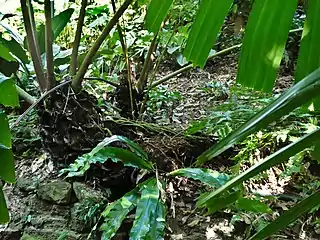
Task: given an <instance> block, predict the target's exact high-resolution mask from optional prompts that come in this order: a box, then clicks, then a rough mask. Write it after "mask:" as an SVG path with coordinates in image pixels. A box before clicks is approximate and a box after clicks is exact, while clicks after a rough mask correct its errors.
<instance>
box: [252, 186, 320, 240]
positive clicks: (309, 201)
mask: <svg viewBox="0 0 320 240" xmlns="http://www.w3.org/2000/svg"><path fill="white" fill-rule="evenodd" d="M319 199H320V190H318V191H317V192H315V193H314V194H312V195H311V196H309V197H308V198H306V199H304V200H303V201H301V202H300V203H298V204H297V205H295V206H294V207H292V208H291V209H290V210H288V211H286V212H284V213H283V214H282V215H281V216H280V217H278V218H277V219H276V220H275V221H273V222H272V223H270V224H269V225H267V226H266V227H264V228H263V229H262V230H261V231H259V232H257V233H256V234H255V235H253V236H252V237H251V238H250V240H260V239H265V238H267V237H269V236H271V235H272V234H274V233H276V232H278V231H279V230H281V229H284V228H285V227H286V226H288V225H289V224H290V223H292V222H293V221H294V220H296V219H297V218H299V217H300V216H301V215H302V214H304V213H306V212H308V211H309V210H311V209H312V208H314V207H317V206H319V205H320V201H319Z"/></svg>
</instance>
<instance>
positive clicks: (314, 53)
mask: <svg viewBox="0 0 320 240" xmlns="http://www.w3.org/2000/svg"><path fill="white" fill-rule="evenodd" d="M319 13H320V1H319V0H308V1H307V18H306V20H305V23H304V28H303V33H302V39H301V43H300V51H299V57H298V63H297V71H296V81H300V80H301V79H303V78H304V77H305V76H307V75H308V74H309V73H311V72H312V71H314V70H315V69H317V68H318V67H320V48H319V42H320V25H319V22H320V14H319ZM314 104H315V108H317V109H318V108H319V107H320V99H319V98H317V99H316V101H315V102H314Z"/></svg>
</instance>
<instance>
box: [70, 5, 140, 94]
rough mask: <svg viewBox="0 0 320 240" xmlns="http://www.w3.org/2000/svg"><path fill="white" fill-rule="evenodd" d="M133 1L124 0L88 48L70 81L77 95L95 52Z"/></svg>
mask: <svg viewBox="0 0 320 240" xmlns="http://www.w3.org/2000/svg"><path fill="white" fill-rule="evenodd" d="M133 1H135V0H126V1H125V2H124V3H123V4H122V6H121V7H120V8H119V9H118V11H117V12H116V13H115V14H114V16H113V17H112V19H111V20H110V22H109V23H108V24H107V26H106V27H105V28H104V29H103V31H102V33H101V35H100V36H99V37H98V39H97V40H96V41H95V43H94V44H93V46H92V47H91V48H90V50H89V52H88V53H87V55H86V57H85V58H84V60H83V62H82V64H81V66H80V68H79V71H78V73H77V74H76V76H75V77H74V79H73V81H72V84H71V86H72V88H73V90H74V91H75V92H76V93H78V92H80V91H81V84H82V81H83V77H84V76H85V74H86V72H87V70H88V67H89V66H90V64H91V63H92V60H93V58H94V56H95V55H96V53H97V51H98V50H99V48H100V46H101V44H102V43H103V41H104V40H105V39H106V37H107V36H108V35H109V33H110V31H111V30H112V28H113V27H114V26H115V25H116V24H117V23H118V20H119V18H120V17H121V16H122V15H123V13H124V12H125V11H126V9H127V8H128V7H129V5H130V4H131V3H132V2H133Z"/></svg>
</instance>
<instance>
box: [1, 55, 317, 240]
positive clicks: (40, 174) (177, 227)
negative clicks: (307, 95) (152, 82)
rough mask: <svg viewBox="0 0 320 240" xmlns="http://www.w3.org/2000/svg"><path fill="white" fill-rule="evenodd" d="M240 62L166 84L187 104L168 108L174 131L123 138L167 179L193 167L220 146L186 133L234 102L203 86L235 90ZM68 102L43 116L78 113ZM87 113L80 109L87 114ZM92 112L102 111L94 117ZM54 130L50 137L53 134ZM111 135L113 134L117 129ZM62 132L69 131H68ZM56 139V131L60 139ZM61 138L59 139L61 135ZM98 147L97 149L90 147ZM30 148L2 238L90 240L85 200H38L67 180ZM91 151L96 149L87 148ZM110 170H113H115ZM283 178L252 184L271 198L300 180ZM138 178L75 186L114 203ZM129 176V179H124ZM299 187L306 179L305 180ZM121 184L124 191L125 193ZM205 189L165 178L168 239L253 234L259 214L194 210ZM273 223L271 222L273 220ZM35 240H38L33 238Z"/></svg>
mask: <svg viewBox="0 0 320 240" xmlns="http://www.w3.org/2000/svg"><path fill="white" fill-rule="evenodd" d="M236 56H237V52H234V53H232V54H230V55H227V56H223V57H221V58H220V57H219V58H216V59H215V60H214V61H210V62H209V63H208V64H207V66H206V68H205V69H204V70H201V69H195V70H193V71H191V72H189V73H183V74H180V75H179V76H177V77H176V78H173V79H172V80H170V81H169V82H167V83H166V85H167V86H168V89H170V90H174V91H178V92H180V94H181V96H182V100H180V101H179V102H178V104H177V105H176V106H175V107H174V109H172V111H170V110H168V112H169V113H168V115H167V116H166V119H167V121H158V122H157V121H155V122H156V124H157V126H158V127H159V126H161V127H164V128H165V127H166V126H167V125H170V126H173V128H172V129H171V130H168V131H159V130H154V132H152V130H151V129H152V127H150V126H152V125H149V128H142V127H141V126H142V125H140V127H132V126H128V125H125V124H123V126H125V127H124V128H125V129H126V131H122V132H123V133H124V134H127V136H129V137H130V138H131V139H132V140H134V141H136V142H137V143H138V144H139V145H141V146H142V148H143V149H144V150H145V151H146V152H148V154H149V156H150V158H151V159H154V160H155V161H156V163H157V167H158V168H159V172H160V174H161V176H165V173H167V172H169V171H172V170H176V169H179V168H182V167H189V166H191V165H192V163H194V161H195V159H196V158H197V157H198V156H199V155H200V154H201V153H202V152H203V151H204V150H206V149H208V147H209V146H211V145H212V144H213V143H214V142H215V141H216V139H213V140H212V138H207V137H203V138H202V137H197V136H195V137H194V138H186V137H185V136H184V135H183V129H185V128H186V127H187V126H188V125H189V124H190V122H192V121H195V120H197V119H200V118H202V117H204V116H206V115H207V114H209V113H210V111H211V109H212V108H214V107H215V106H218V105H219V104H221V103H222V102H223V101H224V100H226V99H228V98H229V95H228V92H226V93H223V94H220V93H219V94H217V93H207V92H204V91H201V89H202V88H205V87H206V86H207V84H208V82H210V81H213V82H220V83H222V85H223V86H225V88H226V89H229V88H230V87H231V86H233V85H234V84H235V78H236V71H237V63H236V60H235V59H236ZM175 68H178V66H176V67H175V66H174V64H172V63H170V64H169V63H165V64H164V66H162V69H161V74H160V75H166V74H167V73H169V72H172V71H174V70H175ZM285 72H286V71H282V73H284V75H281V76H279V77H278V79H277V83H276V86H275V89H274V93H275V94H277V93H281V92H283V91H284V90H285V89H287V88H288V87H290V86H291V85H292V84H293V83H292V77H291V75H290V74H285ZM63 99H64V100H63V101H61V102H60V103H59V104H60V105H61V106H60V105H59V106H57V107H56V110H55V111H54V112H53V113H50V116H45V114H44V117H45V118H46V119H48V118H52V119H57V118H59V116H60V114H61V108H62V109H63V107H64V106H70V108H69V107H67V108H66V110H65V111H69V110H70V111H72V112H73V110H74V108H75V105H74V104H75V103H74V102H72V101H74V100H70V99H68V101H69V103H70V101H71V104H70V105H65V103H64V101H66V99H65V98H63ZM59 109H60V110H59ZM68 109H69V110H68ZM83 109H84V108H83V107H81V110H83ZM58 111H60V112H58ZM85 111H87V110H85ZM46 114H48V113H46ZM52 114H53V115H52ZM94 114H97V113H96V112H95V113H94ZM73 117H74V115H72V116H71V117H70V119H65V121H66V122H67V124H69V123H70V122H75V119H73ZM146 118H148V116H147V117H146ZM76 119H78V118H76ZM111 122H112V121H111ZM108 123H110V119H109V120H105V124H107V126H110V124H109V125H108ZM79 125H80V123H79ZM87 127H88V129H89V128H90V126H87ZM164 128H163V129H164ZM95 129H96V128H95ZM128 129H130V130H128ZM146 129H147V130H146ZM154 129H155V128H154ZM163 129H162V130H163ZM49 130H50V131H51V129H49ZM110 130H111V131H112V130H114V129H112V126H111V127H110ZM50 131H49V134H48V133H46V134H45V136H46V139H49V138H48V136H49V135H50ZM81 131H82V130H81ZM60 132H63V130H61V131H60ZM115 132H117V131H115ZM56 133H57V132H56V131H55V133H54V134H56ZM98 133H99V134H100V135H99V136H98V137H96V138H95V142H97V141H99V140H100V139H101V138H103V137H102V136H101V132H100V129H99V131H98ZM132 133H134V134H132ZM155 133H156V134H155ZM38 134H39V133H38ZM81 134H85V133H81ZM70 135H71V133H70ZM106 135H107V134H106ZM81 136H82V135H81ZM81 136H80V138H81ZM56 137H57V138H59V137H58V136H56ZM35 141H39V140H35ZM72 143H73V142H72V140H70V141H68V145H67V147H66V148H64V150H63V151H60V150H61V149H60V150H59V151H58V153H59V154H58V158H61V157H62V158H63V157H64V156H65V154H66V153H69V152H70V151H71V150H72V152H74V149H78V148H79V146H78V147H77V146H76V148H73V147H74V145H73V144H72ZM92 145H94V144H93V143H92ZM27 146H30V145H27ZM32 146H33V149H30V148H28V147H26V146H24V147H23V146H20V147H19V149H15V155H16V171H17V178H18V182H21V181H24V180H27V182H28V184H27V189H28V190H27V191H26V188H23V187H22V188H21V185H20V186H19V184H18V185H6V186H5V187H4V191H5V194H6V197H7V200H8V201H7V202H8V208H9V211H10V214H11V223H10V224H9V225H7V226H2V227H0V239H12V240H15V239H21V237H22V236H24V239H41V237H42V238H43V239H87V237H88V235H89V234H90V232H91V229H92V227H93V226H91V225H90V224H89V223H85V222H83V221H82V220H81V219H80V220H79V219H77V217H75V216H74V214H73V210H74V208H76V207H77V206H78V205H79V204H80V202H79V199H76V198H75V197H74V196H73V197H71V200H70V201H69V203H68V204H64V205H61V204H57V203H51V202H48V201H44V200H43V199H39V196H38V194H37V187H36V186H33V184H35V185H39V184H44V183H46V182H49V181H53V180H56V179H61V177H59V172H58V170H59V168H57V167H56V164H55V162H54V161H55V160H54V159H56V156H54V155H50V154H48V153H45V151H44V149H43V148H39V144H34V145H32ZM87 147H88V146H87ZM90 147H92V146H89V147H88V148H90ZM26 149H27V150H26ZM70 149H71V150H70ZM235 152H237V149H233V150H231V151H229V152H227V153H226V154H224V155H222V156H220V157H219V158H217V159H216V161H215V162H214V163H210V164H207V165H206V167H209V168H211V169H213V170H217V171H221V172H224V171H225V170H226V169H228V168H229V167H230V166H233V165H234V164H235V163H234V162H233V161H232V160H231V158H232V157H233V156H234V155H235ZM60 153H61V154H62V155H63V156H62V155H61V154H60ZM77 154H79V152H77ZM108 169H113V170H112V171H111V172H110V171H108ZM278 170H279V169H278ZM279 172H280V170H279ZM279 172H277V171H276V170H274V169H273V170H270V171H269V178H268V179H267V180H266V181H265V182H264V184H263V185H261V182H258V183H257V182H252V183H250V184H248V186H247V187H248V188H252V189H260V190H261V188H262V189H263V190H265V191H267V192H268V193H270V194H279V193H286V190H284V188H285V187H287V188H290V187H291V190H292V188H293V186H294V185H295V183H296V182H295V181H291V182H290V180H287V181H282V180H280V179H279V178H278V177H279ZM134 174H135V173H134V171H133V170H132V169H130V168H124V167H123V166H119V165H117V167H115V166H109V165H106V166H99V165H97V166H94V168H93V169H92V170H91V172H89V173H88V174H87V175H86V176H85V177H84V178H77V179H76V180H77V181H81V182H85V183H86V184H87V185H88V187H90V188H91V189H94V190H97V189H98V190H99V189H100V190H99V191H102V192H103V194H105V195H108V199H110V200H112V199H114V198H117V197H120V196H121V195H123V194H124V193H125V192H126V191H128V190H130V189H131V188H133V187H134V180H135V179H134ZM123 176H126V179H124V178H123ZM132 176H133V177H132ZM132 178H133V179H132ZM72 181H74V179H73V180H72ZM299 181H302V180H301V179H299ZM120 184H121V187H119V186H120ZM115 189H118V192H115ZM119 189H121V191H119ZM205 189H206V187H205V186H203V185H202V184H200V183H199V182H197V181H193V180H190V179H187V178H183V177H176V178H167V188H166V193H167V207H168V211H167V213H168V217H167V224H166V239H172V240H178V239H190V240H191V239H192V240H196V239H199V240H200V239H230V240H231V239H245V238H246V237H248V236H249V235H250V234H252V233H253V232H254V229H253V224H254V221H255V219H254V218H253V216H249V217H245V216H242V217H243V218H242V220H241V221H233V219H232V216H233V215H234V213H233V212H230V211H229V212H228V211H219V212H217V213H215V214H211V215H205V214H204V212H203V210H195V199H196V198H197V197H199V195H200V193H201V192H203V191H204V190H205ZM293 189H294V188H293ZM294 191H295V192H297V191H298V190H297V189H294ZM73 195H74V194H73ZM291 205H293V202H292V201H288V200H277V202H275V203H274V206H273V207H275V208H277V209H278V211H282V210H285V209H287V208H289V207H290V206H291ZM254 217H258V215H254ZM274 217H275V216H271V218H274ZM269 218H270V216H269ZM311 220H312V219H309V218H307V217H306V216H305V217H303V218H301V219H300V220H299V221H297V222H296V223H294V224H293V225H292V226H291V227H290V228H288V229H286V230H284V231H282V232H281V233H280V235H277V236H275V237H274V238H273V239H320V235H319V234H316V231H315V230H314V228H313V225H312V224H311V223H312V222H311ZM131 222H132V221H131ZM126 225H127V226H125V227H123V229H122V230H121V231H119V234H118V235H117V237H115V239H128V237H127V232H126V231H127V229H128V228H129V227H130V220H129V221H127V224H126ZM30 236H37V237H39V238H31V237H30ZM27 237H29V238H27ZM89 239H99V235H97V236H96V235H95V233H94V232H93V234H92V235H91V237H89Z"/></svg>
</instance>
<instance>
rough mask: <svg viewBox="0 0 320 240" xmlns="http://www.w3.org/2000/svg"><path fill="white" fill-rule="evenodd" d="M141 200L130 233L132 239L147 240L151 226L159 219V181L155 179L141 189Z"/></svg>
mask: <svg viewBox="0 0 320 240" xmlns="http://www.w3.org/2000/svg"><path fill="white" fill-rule="evenodd" d="M140 191H141V198H140V199H139V201H138V203H137V210H136V217H135V220H134V222H133V226H132V228H131V231H130V239H131V240H137V239H145V238H146V236H147V234H148V233H149V232H150V231H151V225H150V223H152V222H153V221H154V219H155V218H157V214H156V209H157V205H158V202H159V201H160V192H159V189H158V186H157V179H155V178H153V179H152V180H151V181H149V182H148V183H147V184H144V185H142V186H141V188H140Z"/></svg>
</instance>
